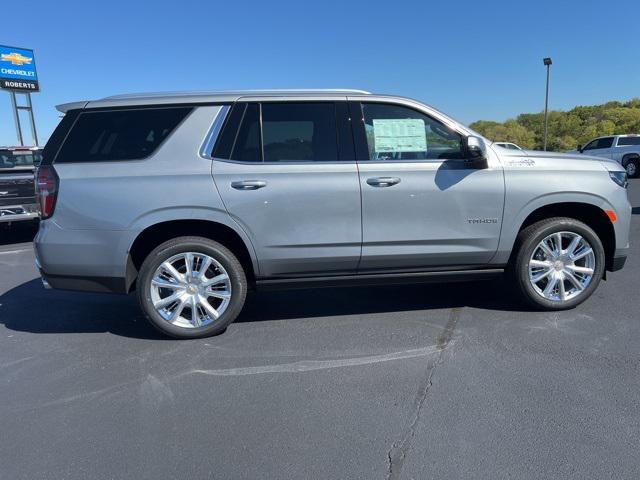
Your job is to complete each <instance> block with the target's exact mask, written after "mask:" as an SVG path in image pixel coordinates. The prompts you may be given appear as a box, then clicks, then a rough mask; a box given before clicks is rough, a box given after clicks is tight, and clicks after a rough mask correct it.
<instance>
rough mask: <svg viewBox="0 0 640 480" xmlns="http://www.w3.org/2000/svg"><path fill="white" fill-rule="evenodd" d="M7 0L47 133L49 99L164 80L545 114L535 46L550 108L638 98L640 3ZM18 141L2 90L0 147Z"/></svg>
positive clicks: (490, 115) (453, 111)
mask: <svg viewBox="0 0 640 480" xmlns="http://www.w3.org/2000/svg"><path fill="white" fill-rule="evenodd" d="M12 5H13V7H11V10H12V11H13V12H14V13H15V18H16V19H18V20H19V21H15V22H12V21H8V20H7V17H6V16H5V15H3V17H4V18H3V22H2V24H3V26H2V29H1V30H0V44H5V45H12V46H19V47H27V48H33V49H35V52H36V62H37V65H38V73H39V78H40V84H41V89H42V91H41V92H40V93H37V94H33V101H34V107H35V113H36V120H37V124H38V127H39V133H40V136H41V137H42V138H44V139H46V138H47V137H48V136H49V135H50V133H51V131H52V129H53V128H54V127H55V125H56V123H57V121H58V114H57V112H56V111H55V108H54V106H55V105H56V104H59V103H64V102H68V101H73V100H80V99H91V98H99V97H103V96H107V95H112V94H117V93H130V92H141V91H165V90H207V89H213V90H218V89H238V88H243V89H244V88H317V87H326V88H338V87H348V88H363V89H367V90H371V91H374V92H380V93H394V94H399V95H404V96H409V97H413V98H416V99H419V100H422V101H424V102H426V103H429V104H431V105H433V106H435V107H437V108H439V109H441V110H443V111H444V112H446V113H448V114H450V115H452V116H453V117H454V118H457V119H458V120H460V121H462V122H464V123H470V122H472V121H474V120H478V119H490V120H505V119H506V118H509V117H512V116H515V115H517V114H518V113H521V112H536V111H541V110H542V108H543V105H544V75H545V72H544V66H543V65H542V58H543V57H545V56H551V57H552V58H553V61H554V64H553V67H552V79H551V80H552V83H551V95H550V107H551V108H555V109H568V108H571V107H573V106H575V105H579V104H582V105H586V104H595V103H600V102H604V101H607V100H612V99H617V100H626V99H629V98H632V97H638V96H640V57H639V56H638V47H639V46H640V34H639V31H640V30H639V29H638V24H637V22H638V13H639V8H638V4H637V0H625V1H615V0H613V1H608V2H602V1H601V2H590V1H588V0H585V1H575V0H573V1H561V0H555V1H547V0H542V1H541V0H535V1H528V2H519V1H515V0H511V1H507V0H496V1H485V2H479V1H474V2H471V1H455V2H452V1H444V0H438V1H433V0H415V1H402V0H396V1H394V2H391V1H388V0H387V1H382V2H376V1H367V2H361V1H351V2H349V1H346V0H343V1H328V0H325V1H323V2H305V1H300V0H299V1H291V0H287V1H260V2H246V1H242V0H235V1H231V2H217V1H208V2H205V1H202V2H195V1H190V0H180V1H173V2H167V1H165V0H157V1H154V2H135V1H133V0H129V1H127V2H124V1H121V0H110V1H109V2H106V3H102V2H90V1H86V0H85V1H81V2H80V1H78V2H65V1H62V0H61V1H46V2H45V1H32V2H29V4H28V6H27V4H24V5H22V6H19V5H18V4H17V3H15V2H14V3H13V4H12ZM8 8H9V6H8V5H7V6H5V8H3V11H4V10H6V9H8ZM23 119H24V123H25V124H26V121H27V118H26V117H23ZM14 143H16V135H15V128H14V125H13V118H12V115H11V110H10V101H9V95H8V94H7V93H5V92H0V144H14ZM41 143H42V142H41Z"/></svg>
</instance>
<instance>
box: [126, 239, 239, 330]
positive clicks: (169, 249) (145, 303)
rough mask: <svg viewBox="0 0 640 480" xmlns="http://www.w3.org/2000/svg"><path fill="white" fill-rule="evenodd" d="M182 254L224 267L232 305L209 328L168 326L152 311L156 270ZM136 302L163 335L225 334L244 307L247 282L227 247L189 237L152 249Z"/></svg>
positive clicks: (147, 259) (139, 277) (144, 265)
mask: <svg viewBox="0 0 640 480" xmlns="http://www.w3.org/2000/svg"><path fill="white" fill-rule="evenodd" d="M185 252H196V253H202V254H206V255H209V256H210V257H212V258H214V259H215V260H216V261H218V262H220V264H221V265H222V266H223V267H224V269H225V270H226V271H227V274H228V275H229V278H230V280H231V301H230V302H229V305H228V307H227V309H226V310H225V311H224V313H223V314H222V315H221V316H220V317H219V318H218V319H216V320H215V321H214V322H213V323H212V324H211V325H206V326H204V327H198V328H184V327H178V326H175V325H172V324H171V323H169V322H167V321H166V320H165V319H164V318H163V317H162V316H161V315H160V314H159V313H158V312H157V311H156V309H155V308H154V306H153V302H152V300H151V289H150V286H151V280H152V278H153V274H154V273H155V271H156V269H157V268H158V267H159V266H160V264H161V263H162V262H164V261H165V260H167V259H168V258H170V257H172V256H174V255H177V254H180V253H185ZM138 280H139V283H138V287H137V293H138V301H139V303H140V306H141V308H142V310H143V311H144V313H145V314H146V316H147V318H148V319H149V321H150V323H151V324H152V325H153V326H154V327H155V328H157V329H158V330H160V331H161V332H162V333H164V334H166V335H169V336H172V337H174V338H203V337H208V336H211V335H215V334H217V333H221V332H222V331H224V330H225V329H226V328H227V326H228V325H229V324H230V323H232V322H233V321H234V320H235V319H236V317H237V316H238V314H239V313H240V311H241V310H242V307H243V306H244V301H245V298H246V294H247V281H246V277H245V274H244V271H243V269H242V266H241V264H240V262H239V261H238V260H237V258H236V257H235V256H234V255H233V253H232V252H231V251H230V250H229V249H227V248H226V247H224V246H222V245H220V244H219V243H217V242H214V241H212V240H208V239H204V238H203V239H199V238H195V237H189V238H184V239H174V240H170V241H168V242H165V243H163V244H162V245H160V246H158V247H157V248H156V249H154V250H153V251H152V252H151V253H150V254H149V255H148V256H147V258H146V259H145V261H144V262H143V264H142V268H141V269H140V273H139V276H138Z"/></svg>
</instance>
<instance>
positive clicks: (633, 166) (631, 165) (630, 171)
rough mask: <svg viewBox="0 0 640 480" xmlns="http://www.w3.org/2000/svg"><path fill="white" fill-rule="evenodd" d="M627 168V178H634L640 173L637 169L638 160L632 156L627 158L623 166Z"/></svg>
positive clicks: (639, 165)
mask: <svg viewBox="0 0 640 480" xmlns="http://www.w3.org/2000/svg"><path fill="white" fill-rule="evenodd" d="M624 168H625V169H626V170H627V175H628V177H629V178H636V177H637V176H638V175H640V172H639V171H638V169H639V168H640V161H639V159H638V158H632V159H631V160H629V161H628V162H627V163H626V164H625V167H624Z"/></svg>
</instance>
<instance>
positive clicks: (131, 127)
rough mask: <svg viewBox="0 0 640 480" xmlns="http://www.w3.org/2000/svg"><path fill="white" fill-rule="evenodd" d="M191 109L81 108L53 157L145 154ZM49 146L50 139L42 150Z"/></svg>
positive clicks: (127, 157) (67, 159) (106, 158)
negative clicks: (95, 109)
mask: <svg viewBox="0 0 640 480" xmlns="http://www.w3.org/2000/svg"><path fill="white" fill-rule="evenodd" d="M191 110H192V108H185V107H175V108H147V109H139V110H105V111H84V112H81V113H80V114H79V115H78V118H77V120H76V122H75V124H74V125H73V128H72V129H71V131H70V132H69V134H68V136H67V137H66V140H64V143H63V144H62V147H61V148H60V151H59V152H58V155H57V156H56V157H55V162H56V163H79V162H105V161H112V160H140V159H143V158H146V157H148V156H149V155H151V154H152V153H153V152H154V151H155V150H156V149H157V148H158V146H159V145H160V144H161V143H162V142H163V141H164V140H165V139H166V138H167V137H168V136H169V135H170V134H171V132H172V131H173V130H174V129H175V128H176V127H177V126H178V124H179V123H180V122H181V121H182V120H183V119H184V118H185V117H186V116H187V114H189V112H191ZM65 119H66V117H65ZM63 121H64V120H63ZM48 147H49V143H47V147H46V148H45V152H46V150H47V148H48ZM46 157H47V154H46V153H45V158H46Z"/></svg>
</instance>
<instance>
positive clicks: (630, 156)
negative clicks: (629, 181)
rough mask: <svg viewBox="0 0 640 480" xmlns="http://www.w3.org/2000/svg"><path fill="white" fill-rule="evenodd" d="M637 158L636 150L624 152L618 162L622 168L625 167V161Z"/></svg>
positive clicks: (639, 154)
mask: <svg viewBox="0 0 640 480" xmlns="http://www.w3.org/2000/svg"><path fill="white" fill-rule="evenodd" d="M637 158H640V153H637V152H633V153H625V154H624V155H623V156H622V160H621V161H620V163H621V165H622V166H623V167H624V168H627V163H629V160H632V159H637Z"/></svg>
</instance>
